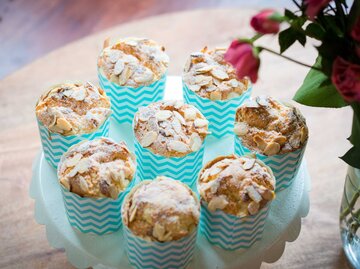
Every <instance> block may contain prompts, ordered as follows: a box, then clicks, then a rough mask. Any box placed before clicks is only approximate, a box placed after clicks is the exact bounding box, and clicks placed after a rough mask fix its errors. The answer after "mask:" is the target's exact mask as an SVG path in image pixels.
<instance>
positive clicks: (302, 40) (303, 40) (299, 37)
mask: <svg viewBox="0 0 360 269" xmlns="http://www.w3.org/2000/svg"><path fill="white" fill-rule="evenodd" d="M296 40H297V41H299V42H300V44H301V45H303V46H305V44H306V35H305V34H303V33H298V35H297V37H296Z"/></svg>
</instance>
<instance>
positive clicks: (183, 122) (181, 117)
mask: <svg viewBox="0 0 360 269" xmlns="http://www.w3.org/2000/svg"><path fill="white" fill-rule="evenodd" d="M173 113H174V115H175V117H176V118H177V119H178V120H179V122H180V123H181V124H182V125H186V121H185V119H184V117H183V116H181V114H180V113H179V112H177V111H173Z"/></svg>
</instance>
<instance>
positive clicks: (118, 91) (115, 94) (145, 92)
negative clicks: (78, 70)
mask: <svg viewBox="0 0 360 269" xmlns="http://www.w3.org/2000/svg"><path fill="white" fill-rule="evenodd" d="M98 77H99V82H100V86H101V88H102V89H104V90H105V92H106V94H107V95H108V96H109V97H110V100H111V108H112V110H113V114H112V116H113V117H114V118H115V119H116V121H117V122H119V123H124V122H128V123H131V122H132V120H133V117H134V114H135V112H136V111H137V109H138V108H139V107H141V106H147V105H149V104H150V103H153V102H157V101H160V100H162V99H163V96H164V91H165V83H166V74H165V75H164V76H163V77H162V78H161V79H159V80H158V81H156V82H154V83H153V84H151V85H149V86H143V87H139V88H131V87H123V86H119V85H117V84H115V83H113V82H111V81H109V80H108V79H107V78H106V77H105V76H104V75H103V74H102V73H101V71H100V70H98Z"/></svg>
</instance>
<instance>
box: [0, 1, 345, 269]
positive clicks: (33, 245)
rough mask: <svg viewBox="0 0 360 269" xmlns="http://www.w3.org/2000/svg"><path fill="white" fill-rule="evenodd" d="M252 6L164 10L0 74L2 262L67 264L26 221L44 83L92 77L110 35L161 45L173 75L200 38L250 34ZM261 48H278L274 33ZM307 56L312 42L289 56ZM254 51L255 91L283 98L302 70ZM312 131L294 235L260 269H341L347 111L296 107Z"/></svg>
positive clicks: (203, 41) (218, 40)
mask: <svg viewBox="0 0 360 269" xmlns="http://www.w3.org/2000/svg"><path fill="white" fill-rule="evenodd" d="M254 12H255V11H254V10H249V9H244V8H242V9H234V8H232V9H218V10H195V11H187V12H180V13H170V14H165V15H161V16H157V17H152V18H148V19H145V20H142V21H137V22H133V23H129V24H124V25H121V26H118V27H114V28H111V29H108V30H106V31H104V32H100V33H98V34H96V35H92V36H89V37H86V38H84V39H82V40H80V41H77V42H75V43H71V44H68V45H66V46H65V47H63V48H60V49H58V50H56V51H53V52H52V53H50V54H48V55H47V56H45V57H43V58H40V59H38V60H36V61H35V62H33V63H31V64H30V65H28V66H25V67H24V68H22V69H20V70H18V71H17V72H15V73H13V74H11V75H10V76H8V77H6V78H5V79H3V80H2V81H0V126H1V130H0V182H1V189H2V192H1V195H0V205H1V207H0V268H7V269H9V268H73V267H72V266H71V265H70V264H69V263H68V262H67V261H66V256H65V254H64V252H63V251H62V250H55V249H52V248H51V247H50V246H49V245H48V243H47V240H46V233H45V228H44V227H43V226H41V225H39V224H37V223H36V222H35V220H34V218H33V213H34V212H33V210H34V201H33V200H31V198H30V197H29V194H28V189H29V184H30V181H31V174H32V173H31V165H32V161H33V159H34V157H35V155H36V153H37V152H38V151H39V150H40V139H39V135H38V131H37V126H36V121H35V116H34V105H35V102H36V100H37V98H38V97H39V96H40V94H41V93H42V92H43V91H44V90H45V89H46V88H47V87H48V86H50V85H52V84H55V83H58V82H61V81H64V80H67V81H68V80H90V81H92V82H95V83H96V82H97V79H96V57H97V55H98V53H99V51H100V48H101V44H102V41H103V40H104V39H105V38H106V37H108V36H112V37H121V36H146V37H150V38H153V39H155V40H157V41H158V42H160V43H163V44H164V45H165V47H166V48H167V52H168V53H169V55H170V57H171V65H170V69H169V74H170V75H179V74H181V69H182V65H183V64H184V61H185V59H186V57H187V55H188V54H189V53H190V52H192V51H194V50H198V49H199V48H201V47H202V46H204V45H208V46H210V47H213V46H220V45H227V44H228V43H229V42H230V41H231V39H232V38H234V37H236V36H239V35H247V34H249V33H251V30H250V29H249V28H248V20H249V17H250V16H251V14H253V13H254ZM263 43H264V45H266V46H268V47H271V48H273V49H277V46H276V37H272V36H269V37H267V38H266V39H265V40H264V41H263ZM288 55H290V56H294V57H297V58H299V59H301V60H302V61H305V62H308V63H312V62H313V61H314V59H315V56H316V51H315V50H314V49H313V48H312V46H308V47H306V48H302V47H301V46H296V47H294V48H293V49H291V50H290V51H289V53H288ZM263 56H264V57H262V63H261V70H260V79H259V82H258V83H257V84H256V85H255V86H254V94H256V95H257V94H269V95H273V96H275V97H279V98H282V99H290V98H291V97H292V96H293V94H294V93H295V90H296V89H297V88H298V87H299V85H300V84H301V81H302V79H303V78H304V76H305V74H306V73H307V69H306V68H303V67H299V66H297V65H295V64H292V63H289V62H286V61H285V60H282V59H279V58H276V57H275V56H273V55H269V54H264V55H263ZM300 109H301V110H302V112H303V114H304V115H305V117H306V118H307V122H308V125H309V129H310V141H309V143H308V147H307V152H306V159H307V162H308V168H309V172H310V175H311V177H312V191H311V195H310V196H311V209H310V212H309V215H308V217H307V218H305V219H304V220H303V226H302V231H301V234H300V236H299V238H298V239H297V240H296V241H295V242H292V243H288V244H287V246H286V250H285V252H284V255H283V257H282V258H281V259H280V260H278V261H277V262H275V263H273V264H263V266H262V268H334V269H335V268H349V267H348V265H347V263H346V259H345V257H344V254H343V251H342V249H341V241H340V236H339V227H338V211H339V206H340V199H341V195H342V189H343V183H344V177H345V174H346V165H345V163H343V162H342V161H341V160H340V159H338V157H337V156H340V155H341V154H343V153H344V152H345V151H346V150H347V149H348V148H349V144H348V143H347V141H346V138H347V137H348V136H349V133H350V125H351V111H350V110H349V109H347V108H344V109H338V110H330V109H316V108H309V107H303V106H301V107H300Z"/></svg>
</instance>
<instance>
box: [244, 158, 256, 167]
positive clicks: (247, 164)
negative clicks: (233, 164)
mask: <svg viewBox="0 0 360 269" xmlns="http://www.w3.org/2000/svg"><path fill="white" fill-rule="evenodd" d="M255 161H256V160H255V159H252V158H245V162H244V164H243V168H244V170H250V169H251V168H253V167H254V165H255Z"/></svg>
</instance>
